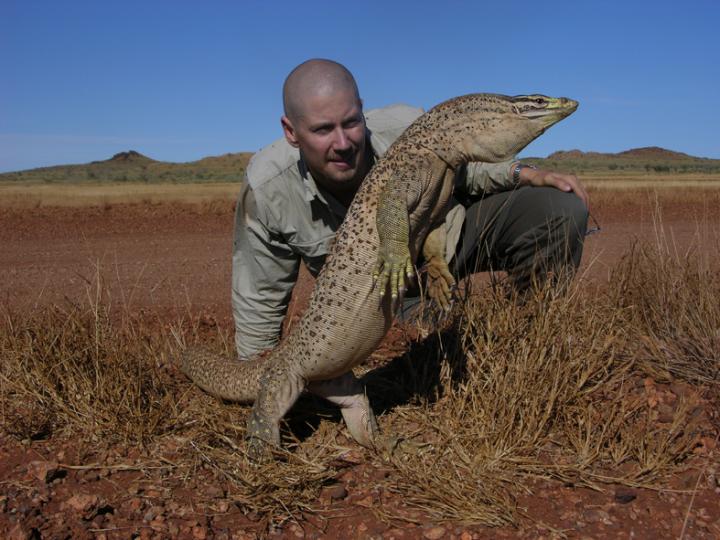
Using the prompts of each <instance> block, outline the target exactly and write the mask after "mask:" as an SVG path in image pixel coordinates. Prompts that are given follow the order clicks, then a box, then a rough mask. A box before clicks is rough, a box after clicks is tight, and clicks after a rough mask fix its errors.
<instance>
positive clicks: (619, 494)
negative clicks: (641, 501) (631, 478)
mask: <svg viewBox="0 0 720 540" xmlns="http://www.w3.org/2000/svg"><path fill="white" fill-rule="evenodd" d="M635 499H637V493H636V492H635V491H634V490H632V489H630V488H626V487H618V488H617V489H615V500H616V501H617V502H619V503H620V504H628V503H630V502H633V501H634V500H635Z"/></svg>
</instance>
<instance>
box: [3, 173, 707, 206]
mask: <svg viewBox="0 0 720 540" xmlns="http://www.w3.org/2000/svg"><path fill="white" fill-rule="evenodd" d="M581 180H582V181H583V183H584V184H585V185H586V186H587V187H588V189H590V190H591V191H593V192H596V193H598V194H600V195H601V194H602V193H603V192H607V191H612V192H615V191H623V192H631V191H638V192H641V191H653V190H657V191H658V192H659V196H660V197H661V198H666V197H671V198H674V197H675V196H674V195H673V192H675V191H679V190H683V191H684V192H685V194H684V196H683V197H684V198H686V197H687V196H688V193H687V191H686V190H688V189H690V190H693V191H695V190H698V191H699V192H704V191H707V190H711V191H714V190H718V193H720V174H683V175H672V174H635V175H628V174H613V175H608V174H606V173H588V174H584V175H582V176H581ZM239 189H240V184H239V183H228V182H217V183H209V182H208V183H197V184H187V183H183V184H170V183H168V184H160V183H158V184H147V183H132V182H104V183H95V184H89V183H78V184H22V183H17V182H3V183H0V207H2V208H9V207H12V208H37V207H47V206H64V207H68V206H69V207H73V206H102V205H107V204H124V203H160V202H179V203H207V202H212V201H234V200H235V199H236V198H237V194H238V191H239ZM601 196H602V195H601ZM691 198H692V197H691Z"/></svg>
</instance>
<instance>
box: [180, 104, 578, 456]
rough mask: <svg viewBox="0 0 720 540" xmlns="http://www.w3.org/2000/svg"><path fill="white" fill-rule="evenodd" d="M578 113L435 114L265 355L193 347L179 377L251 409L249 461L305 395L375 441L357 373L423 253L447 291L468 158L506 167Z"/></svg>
mask: <svg viewBox="0 0 720 540" xmlns="http://www.w3.org/2000/svg"><path fill="white" fill-rule="evenodd" d="M576 108H577V102H575V101H572V100H569V99H566V98H549V97H545V96H539V95H533V96H516V97H509V96H502V95H497V94H471V95H468V96H461V97H459V98H454V99H451V100H449V101H446V102H444V103H441V104H440V105H438V106H436V107H434V108H433V109H431V110H430V111H428V112H427V113H425V114H424V115H422V116H421V117H420V118H418V119H417V120H416V121H415V122H414V123H413V124H412V125H411V126H409V127H408V128H407V130H406V131H405V132H404V133H403V134H402V135H401V136H400V137H399V138H398V139H397V140H396V141H395V143H394V144H393V145H392V146H391V147H390V148H389V149H388V151H387V152H386V154H385V155H384V156H383V157H382V158H381V159H379V160H378V161H377V163H376V164H375V166H374V167H373V168H372V170H371V171H370V172H369V173H368V175H367V177H366V178H365V180H364V181H363V183H362V185H361V186H360V189H359V190H358V192H357V194H356V195H355V198H354V199H353V202H352V204H351V205H350V208H349V209H348V213H347V216H346V217H345V220H344V221H343V223H342V225H341V227H340V228H339V230H338V232H337V235H336V238H335V241H334V243H333V245H332V247H331V249H330V252H329V254H328V255H327V258H326V261H325V265H324V267H323V269H322V271H321V272H320V274H319V276H318V279H317V282H316V284H315V288H314V290H313V293H312V297H311V300H310V304H309V306H308V308H307V310H306V311H305V313H304V315H303V316H302V318H301V319H300V321H299V322H298V323H297V324H296V325H295V326H294V327H293V328H292V329H291V331H290V333H289V334H288V336H287V337H286V338H284V339H283V340H282V341H281V343H280V344H279V345H278V346H277V347H276V348H275V349H273V350H272V351H271V352H270V353H269V355H268V356H266V357H264V358H262V359H253V360H249V361H245V362H240V361H237V360H233V359H227V358H221V357H218V356H216V355H213V354H211V353H208V352H204V351H201V350H197V349H190V350H188V351H185V352H184V353H183V355H182V357H181V369H182V370H183V372H184V373H185V374H187V375H188V377H190V379H192V380H193V381H194V382H195V383H196V384H197V385H198V386H200V387H201V388H202V389H203V390H205V391H207V392H208V393H210V394H212V395H214V396H216V397H219V398H223V399H228V400H233V401H241V402H254V406H253V411H252V413H251V415H250V418H249V420H248V429H247V433H248V438H249V441H250V453H251V456H254V457H259V456H260V455H261V454H262V453H263V452H264V446H265V443H268V444H271V445H275V446H277V445H279V443H280V434H279V422H280V420H281V419H282V417H283V416H284V414H285V413H286V412H287V410H288V409H289V408H290V407H291V406H292V405H293V403H294V402H295V401H296V400H297V398H298V396H299V395H300V393H301V392H302V391H303V390H305V389H308V390H310V391H311V392H313V393H316V394H318V395H320V396H323V397H325V398H327V399H329V400H330V401H332V402H333V403H336V404H337V405H339V406H340V408H341V411H342V414H343V417H344V419H345V422H346V424H347V426H348V429H349V430H350V433H351V435H352V436H353V438H354V439H355V440H356V441H357V442H358V443H360V444H361V445H363V446H367V447H372V446H373V445H374V444H375V442H376V435H377V424H376V422H375V418H374V415H373V412H372V409H371V408H370V404H369V402H368V400H367V397H366V396H365V392H364V388H363V386H362V385H361V383H360V382H359V381H358V380H357V379H356V378H355V377H354V376H353V374H352V371H351V369H352V367H353V366H355V365H357V364H359V363H360V362H362V361H363V360H365V359H366V358H367V357H368V356H369V355H370V353H371V352H372V351H373V350H374V349H375V348H376V347H377V345H378V344H379V342H380V341H381V339H382V338H383V336H384V335H385V334H386V332H387V331H388V329H389V328H390V326H391V324H392V321H393V304H394V302H393V300H394V299H395V298H396V297H397V295H398V291H399V290H400V289H401V288H402V287H403V284H404V280H405V276H406V275H409V274H410V273H411V272H412V268H413V263H414V262H415V261H416V260H417V258H418V255H419V253H421V252H423V253H424V255H425V257H426V259H434V260H433V266H434V270H435V274H436V275H438V276H440V277H439V278H436V279H439V280H441V281H442V280H444V281H446V282H447V284H451V282H450V280H452V277H451V276H450V274H449V272H448V271H447V266H446V265H445V263H444V258H442V257H441V254H440V253H437V252H435V250H436V248H435V247H434V246H439V245H444V243H443V242H442V241H438V240H437V238H433V236H435V235H438V234H441V233H439V232H438V231H439V230H440V229H439V228H438V226H439V225H441V224H442V222H443V220H444V218H445V214H446V213H447V210H448V205H449V201H450V197H451V195H452V188H453V178H454V175H455V170H456V169H457V168H458V167H459V166H461V165H463V164H465V163H468V162H470V161H485V162H498V161H503V160H507V159H510V158H511V157H513V156H514V155H515V154H517V152H519V151H520V150H521V149H522V148H524V147H525V146H526V145H527V144H529V143H530V142H531V141H532V140H533V139H535V138H536V137H538V136H539V135H540V134H541V133H543V132H544V131H545V130H546V129H547V128H549V127H550V126H552V125H553V124H555V123H556V122H558V121H560V120H561V119H562V118H565V117H566V116H568V115H569V114H571V113H572V112H573V111H574V110H575V109H576ZM430 233H432V235H433V236H431V239H430V240H429V241H428V242H427V244H426V245H424V244H425V240H426V238H427V237H428V235H429V234H430ZM438 261H442V262H438ZM373 268H375V271H374V272H373V270H372V269H373ZM431 277H432V276H431ZM387 288H389V289H390V291H391V295H390V297H388V296H387V295H384V293H385V291H386V289H387Z"/></svg>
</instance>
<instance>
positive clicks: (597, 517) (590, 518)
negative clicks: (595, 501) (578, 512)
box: [582, 508, 612, 525]
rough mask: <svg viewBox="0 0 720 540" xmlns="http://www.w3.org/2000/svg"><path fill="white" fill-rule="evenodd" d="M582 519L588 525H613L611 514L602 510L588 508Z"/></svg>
mask: <svg viewBox="0 0 720 540" xmlns="http://www.w3.org/2000/svg"><path fill="white" fill-rule="evenodd" d="M582 517H583V519H584V520H585V521H587V522H588V523H604V524H605V525H610V524H611V523H612V520H611V519H610V514H608V513H607V512H606V511H605V510H601V509H600V508H588V509H587V510H585V511H584V512H583V514H582Z"/></svg>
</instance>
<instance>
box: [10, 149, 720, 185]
mask: <svg viewBox="0 0 720 540" xmlns="http://www.w3.org/2000/svg"><path fill="white" fill-rule="evenodd" d="M251 156H252V154H251V153H250V152H237V153H231V154H224V155H221V156H208V157H205V158H202V159H200V160H197V161H190V162H187V163H171V162H166V161H157V160H154V159H152V158H150V157H148V156H145V155H143V154H141V153H140V152H138V151H136V150H126V151H123V152H118V153H117V154H115V155H113V156H112V157H110V158H108V159H105V160H103V161H93V162H91V163H87V164H84V165H83V164H81V165H59V166H55V167H42V168H39V169H29V170H26V171H18V172H10V173H4V174H0V182H15V181H18V182H25V183H54V182H55V183H66V182H70V183H72V182H94V183H98V182H147V183H197V182H239V181H241V180H242V179H243V177H244V176H245V169H246V168H247V164H248V162H249V161H250V157H251ZM522 160H523V162H527V163H531V164H534V165H537V166H541V167H546V168H550V169H555V170H559V171H572V172H607V173H610V174H612V173H613V172H614V173H617V174H622V173H638V172H643V173H649V172H653V173H658V172H659V173H675V174H682V173H697V172H700V173H720V159H709V158H700V157H694V156H690V155H688V154H684V153H682V152H675V151H672V150H667V149H665V148H660V147H657V146H648V147H643V148H633V149H630V150H625V151H624V152H618V153H616V154H612V153H601V152H583V151H581V150H560V151H558V152H553V153H552V154H550V155H549V156H548V157H546V158H537V157H534V158H533V157H529V158H522Z"/></svg>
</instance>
